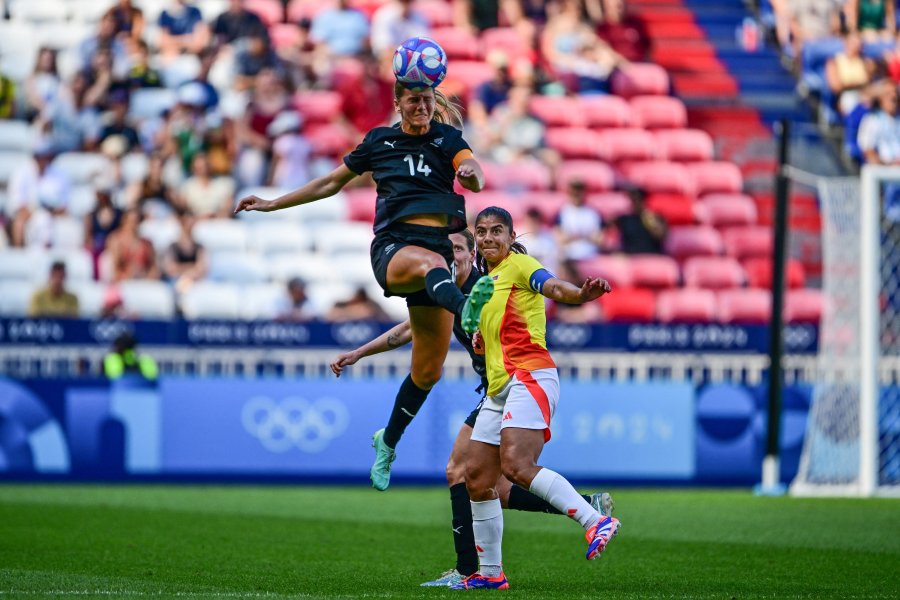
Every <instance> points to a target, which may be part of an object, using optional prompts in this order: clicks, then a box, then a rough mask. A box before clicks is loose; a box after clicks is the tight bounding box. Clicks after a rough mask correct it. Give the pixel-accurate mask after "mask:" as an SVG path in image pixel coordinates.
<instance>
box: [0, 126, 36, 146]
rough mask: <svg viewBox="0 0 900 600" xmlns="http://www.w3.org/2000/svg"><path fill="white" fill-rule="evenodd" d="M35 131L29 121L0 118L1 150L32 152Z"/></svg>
mask: <svg viewBox="0 0 900 600" xmlns="http://www.w3.org/2000/svg"><path fill="white" fill-rule="evenodd" d="M33 145H34V131H33V130H32V128H31V126H30V125H29V124H28V122H27V121H15V120H12V119H0V151H11V152H30V151H31V149H32V147H33Z"/></svg>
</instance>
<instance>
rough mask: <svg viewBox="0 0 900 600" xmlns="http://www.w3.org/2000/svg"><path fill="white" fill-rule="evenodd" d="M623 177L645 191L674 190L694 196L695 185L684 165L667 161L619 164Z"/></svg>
mask: <svg viewBox="0 0 900 600" xmlns="http://www.w3.org/2000/svg"><path fill="white" fill-rule="evenodd" d="M621 169H622V172H623V174H624V176H625V178H626V179H627V180H628V181H630V182H631V183H633V184H635V185H637V186H640V187H642V188H644V190H646V191H647V192H674V193H677V194H683V195H685V196H689V197H694V196H695V195H696V186H695V185H694V178H693V176H692V175H691V172H690V171H688V169H687V167H686V166H685V165H682V164H680V163H674V162H668V161H660V160H654V161H647V162H638V163H630V164H628V163H626V164H624V165H622V166H621Z"/></svg>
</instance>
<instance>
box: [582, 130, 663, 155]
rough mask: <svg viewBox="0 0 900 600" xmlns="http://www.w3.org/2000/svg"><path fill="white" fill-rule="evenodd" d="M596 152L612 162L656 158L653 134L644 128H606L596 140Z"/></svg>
mask: <svg viewBox="0 0 900 600" xmlns="http://www.w3.org/2000/svg"><path fill="white" fill-rule="evenodd" d="M594 143H595V144H596V146H595V153H599V156H600V158H601V159H602V160H605V161H607V162H612V163H618V162H624V161H641V160H652V159H653V158H656V143H655V140H654V139H653V135H652V134H651V133H648V132H647V131H644V130H643V129H632V128H624V127H623V128H621V129H606V130H604V131H601V132H600V133H598V134H597V136H596V140H594Z"/></svg>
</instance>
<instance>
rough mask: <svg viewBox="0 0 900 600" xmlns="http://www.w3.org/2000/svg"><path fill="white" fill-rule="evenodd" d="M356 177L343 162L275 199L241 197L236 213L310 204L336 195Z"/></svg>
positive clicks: (268, 210)
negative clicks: (329, 171) (332, 169)
mask: <svg viewBox="0 0 900 600" xmlns="http://www.w3.org/2000/svg"><path fill="white" fill-rule="evenodd" d="M354 177H356V173H354V172H353V171H351V170H350V169H348V168H347V166H346V165H344V164H341V165H340V166H339V167H338V168H336V169H335V170H334V171H332V172H331V173H328V174H327V175H323V176H321V177H316V178H315V179H313V180H312V181H310V182H309V183H307V184H306V185H304V186H303V187H301V188H299V189H296V190H294V191H292V192H288V193H287V194H285V195H283V196H279V197H278V198H275V199H274V200H263V199H262V198H258V197H257V196H247V197H246V198H241V201H240V202H238V204H237V207H235V209H234V214H238V213H239V212H241V211H242V210H246V211H252V210H258V211H262V212H271V211H273V210H281V209H282V208H290V207H292V206H299V205H301V204H309V203H310V202H315V201H316V200H321V199H322V198H328V197H329V196H334V195H335V194H337V193H338V192H339V191H341V189H342V188H343V187H344V186H345V185H347V183H349V182H350V180H351V179H353V178H354Z"/></svg>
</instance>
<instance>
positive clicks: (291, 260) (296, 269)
mask: <svg viewBox="0 0 900 600" xmlns="http://www.w3.org/2000/svg"><path fill="white" fill-rule="evenodd" d="M267 262H268V264H267V267H268V270H269V275H270V277H271V278H272V279H275V280H277V281H282V282H286V281H289V280H290V279H292V278H294V277H299V278H300V279H303V280H304V281H306V282H311V281H334V280H335V279H339V278H340V273H337V272H336V271H335V269H334V262H333V260H331V259H330V258H327V257H325V256H323V255H322V254H317V253H312V252H309V253H303V254H299V253H296V252H290V253H287V254H276V255H273V256H270V257H269V258H268V259H267Z"/></svg>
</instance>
